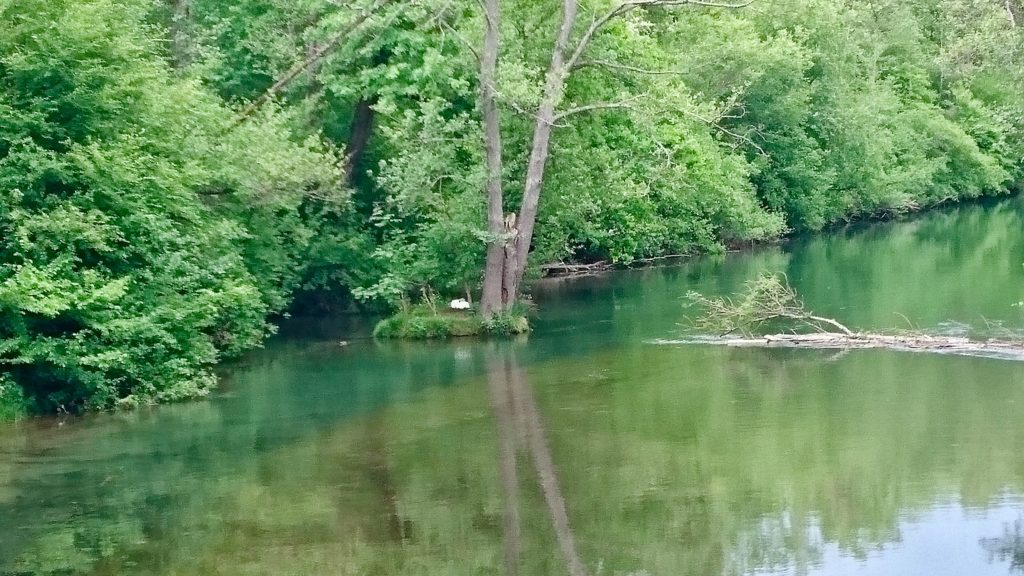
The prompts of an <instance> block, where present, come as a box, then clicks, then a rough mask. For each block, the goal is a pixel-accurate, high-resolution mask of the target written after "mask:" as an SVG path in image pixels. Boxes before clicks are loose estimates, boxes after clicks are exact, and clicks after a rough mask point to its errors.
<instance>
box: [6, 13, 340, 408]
mask: <svg viewBox="0 0 1024 576" xmlns="http://www.w3.org/2000/svg"><path fill="white" fill-rule="evenodd" d="M147 7H148V4H147V3H145V2H136V1H133V0H74V1H71V0H69V1H65V2H44V1H41V0H39V1H36V0H21V1H19V2H16V3H9V4H7V5H6V6H5V8H4V9H3V12H2V20H3V22H4V24H3V25H2V26H3V28H4V31H3V34H0V44H2V46H0V53H2V54H3V55H4V56H3V57H2V60H0V67H2V68H3V70H4V82H3V83H2V84H0V182H2V185H0V200H2V202H0V204H2V206H3V210H2V211H0V236H2V238H3V241H2V243H0V365H3V367H4V370H5V372H9V374H10V377H9V378H10V381H13V382H15V383H17V385H18V386H19V387H20V388H21V389H22V390H23V392H24V394H25V396H27V397H28V398H29V399H30V400H31V402H32V404H33V407H34V408H35V409H36V410H39V411H46V412H50V411H55V410H69V411H70V410H79V409H89V408H106V407H111V406H132V405H136V404H140V403H147V402H152V401H171V400H177V399H181V398H186V397H190V396H196V395H200V394H204V393H205V392H206V391H208V390H209V389H210V387H211V386H212V385H213V383H214V376H213V374H212V372H211V367H212V365H213V364H214V363H215V362H216V361H217V360H218V359H220V358H222V357H223V356H225V355H231V354H237V353H238V352H240V351H242V350H245V349H248V348H251V347H253V346H255V345H257V344H258V343H259V342H260V341H261V339H262V337H263V336H264V334H265V333H266V332H267V330H268V328H269V326H268V325H267V324H266V322H265V318H266V316H267V315H268V314H270V313H272V312H275V311H279V310H282V309H283V308H284V306H285V305H286V304H287V302H288V298H289V295H290V294H291V292H292V291H293V290H294V289H295V288H296V287H297V286H298V284H299V283H300V282H301V280H302V267H301V261H302V259H303V258H304V257H305V249H306V247H307V245H308V244H309V236H310V235H311V232H312V228H311V227H310V226H309V225H307V224H306V223H305V222H304V216H303V211H304V210H305V209H306V207H307V206H308V205H309V204H311V203H320V204H324V203H338V202H342V201H343V200H344V197H343V196H338V195H337V194H336V193H335V191H336V190H338V189H339V181H340V180H339V178H338V177H337V173H338V170H337V169H336V166H337V160H336V159H333V158H334V156H333V154H332V153H331V152H330V151H329V150H328V149H327V148H325V147H324V146H323V145H321V144H319V143H318V142H317V141H315V140H312V139H310V140H304V141H299V142H296V141H294V140H292V138H291V136H290V134H289V131H288V130H287V129H286V125H287V123H288V119H287V117H286V116H285V115H282V114H278V113H275V112H273V111H270V112H268V113H267V114H266V115H264V116H262V117H261V118H259V119H257V120H256V121H254V122H252V123H250V124H247V125H245V126H242V127H240V128H238V129H232V128H231V124H232V122H233V114H232V111H231V110H230V109H229V108H227V107H225V106H224V105H223V104H221V103H220V102H219V101H218V99H216V98H215V97H213V96H211V95H210V94H209V93H207V92H206V91H205V90H204V89H203V88H202V87H201V86H200V85H199V84H198V83H197V82H195V81H192V80H189V79H177V78H174V77H173V76H172V74H171V72H170V70H169V69H168V68H167V66H166V65H165V64H164V63H163V62H162V61H161V60H160V59H158V58H156V57H155V55H154V53H155V51H156V42H157V40H156V36H155V33H154V31H153V30H151V29H150V28H149V27H147V26H146V25H145V23H144V17H145V14H146V13H145V9H146V8H147Z"/></svg>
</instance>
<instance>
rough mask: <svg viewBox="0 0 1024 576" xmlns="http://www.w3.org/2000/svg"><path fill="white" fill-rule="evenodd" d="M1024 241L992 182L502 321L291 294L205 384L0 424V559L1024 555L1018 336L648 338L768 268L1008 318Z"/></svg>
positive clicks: (30, 570) (653, 567)
mask: <svg viewBox="0 0 1024 576" xmlns="http://www.w3.org/2000/svg"><path fill="white" fill-rule="evenodd" d="M1022 264H1024V207H1022V205H1021V203H1020V202H1019V201H1009V202H1003V203H1000V204H995V205H989V206H965V207H961V208H957V209H953V210H949V211H943V212H937V213H933V214H930V215H928V216H925V217H923V218H920V219H916V220H913V221H909V222H900V223H890V224H881V225H874V226H870V227H862V228H860V229H851V230H846V231H841V232H837V233H834V234H831V235H828V236H824V237H819V238H810V239H802V240H797V241H794V242H791V243H789V244H788V245H786V246H780V247H771V248H766V249H760V250H757V251H753V252H750V253H743V254H732V255H728V256H727V257H724V258H705V259H700V260H696V261H692V262H688V263H685V264H683V265H680V266H673V267H665V268H657V269H647V270H637V271H629V272H619V273H614V274H611V275H608V276H603V277H599V278H589V279H575V280H561V281H557V282H549V283H546V284H544V285H543V286H541V287H540V288H539V289H538V290H537V293H536V300H537V303H538V306H539V309H540V316H539V318H538V319H537V321H536V328H537V330H536V331H535V332H534V333H533V334H531V335H530V336H529V337H528V338H526V339H523V340H519V341H514V342H504V343H472V342H452V343H445V344H410V343H388V344H378V343H374V342H372V341H370V340H368V339H366V338H363V337H359V334H360V331H359V330H355V331H353V329H352V328H351V327H350V326H349V325H348V323H347V322H337V323H336V322H334V321H331V320H320V321H315V322H314V321H301V322H300V321H296V322H294V323H292V324H291V325H289V326H286V327H285V330H284V333H283V334H282V335H281V336H280V337H278V338H276V339H275V340H273V341H272V342H270V343H269V344H268V346H267V348H266V349H265V350H262V351H259V352H256V353H254V354H251V355H249V356H248V357H246V358H245V359H244V360H243V361H242V362H240V363H238V364H237V365H235V366H234V367H232V368H231V369H230V370H229V371H228V372H227V377H226V382H225V385H224V386H223V388H222V390H221V391H220V392H218V393H217V394H216V395H215V397H213V398H211V399H210V400H207V401H201V402H194V403H189V404H182V405H175V406H165V407H160V408H156V409H151V410H141V411H137V412H133V413H128V414H116V415H95V416H89V417H85V418H77V419H67V420H62V421H60V420H52V419H37V420H32V421H28V422H23V423H20V424H18V425H13V426H7V427H4V428H0V575H7V574H24V575H29V574H31V575H57V574H60V575H119V574H126V575H127V574H131V575H136V574H138V575H268V576H270V575H273V576H287V575H296V576H298V575H321V574H323V575H336V574H337V575H348V574H352V575H372V574H381V575H391V574H416V575H440V574H445V575H447V574H453V575H456V574H457V575H462V574H467V575H476V574H480V575H484V574H488V575H489V574H495V575H497V574H519V575H524V576H530V575H548V574H551V575H559V574H570V575H573V576H575V575H577V574H592V575H597V574H603V575H613V574H614V575H627V574H632V575H640V574H646V575H665V576H679V575H736V576H740V575H754V574H758V575H783V574H786V575H820V576H839V575H913V574H921V575H930V576H934V575H950V576H953V575H956V576H960V575H975V576H986V575H995V574H999V575H1005V574H1011V573H1015V571H1021V572H1024V570H1022V568H1024V450H1022V448H1024V364H1021V363H1018V362H1009V361H1002V360H993V359H985V358H971V357H951V356H942V355H930V354H914V353H899V352H888V351H877V350H874V351H855V352H850V353H836V352H833V351H817V350H779V349H771V350H768V349H727V348H720V347H713V346H693V345H687V346H684V345H657V344H654V343H653V342H655V341H657V340H659V339H672V338H678V337H679V336H680V335H683V334H685V333H686V330H687V329H686V327H685V325H684V320H685V316H686V314H687V310H686V309H685V308H684V306H683V300H682V296H683V295H684V294H685V293H686V292H687V291H688V290H699V291H702V292H705V293H730V292H733V291H735V290H737V289H738V288H739V287H740V286H741V285H742V283H743V282H744V281H745V280H748V279H750V278H752V277H753V276H755V275H756V274H758V273H759V272H762V271H781V272H785V273H786V274H787V276H788V277H789V279H790V281H791V283H792V284H793V285H794V286H795V287H796V289H797V290H798V291H799V292H800V293H801V294H802V295H803V296H804V297H805V299H806V301H807V303H808V305H809V306H810V307H811V308H813V309H814V310H815V311H817V312H819V313H821V314H823V315H828V316H834V317H837V318H840V319H842V320H843V321H844V322H845V323H847V324H849V325H851V326H855V327H858V328H863V329H889V328H894V327H906V326H907V325H908V323H909V324H912V325H914V326H916V327H919V328H922V329H927V330H934V331H939V332H944V333H971V334H974V335H977V336H986V335H995V334H1002V333H1015V332H1017V331H1020V330H1021V329H1022V328H1024V316H1022V313H1021V308H1019V307H1015V306H1014V305H1013V304H1014V303H1016V302H1018V301H1020V300H1022V299H1024V266H1022ZM339 325H340V327H339ZM342 339H344V340H347V341H349V344H348V345H347V346H341V345H339V341H340V340H342Z"/></svg>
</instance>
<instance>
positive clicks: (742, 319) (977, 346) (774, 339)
mask: <svg viewBox="0 0 1024 576" xmlns="http://www.w3.org/2000/svg"><path fill="white" fill-rule="evenodd" d="M746 286H747V289H746V291H745V292H743V293H742V294H738V295H736V296H735V297H732V298H730V297H721V298H712V297H707V296H703V295H701V294H699V293H697V292H690V293H689V294H688V295H687V297H688V298H689V300H690V301H691V302H692V303H693V304H695V305H698V306H700V308H701V309H702V313H701V314H700V315H699V316H698V317H697V318H695V319H694V322H693V323H694V326H695V327H696V328H698V329H699V330H701V331H702V332H704V333H706V334H713V336H704V337H698V338H693V339H691V340H686V342H700V343H708V344H721V345H725V346H741V347H762V346H763V347H772V346H777V347H790V348H821V349H843V350H848V349H866V348H889V349H893V350H904V351H918V352H938V353H945V354H961V355H971V356H998V357H1004V358H1016V359H1024V341H1020V340H997V339H990V340H973V339H971V338H965V337H961V336H942V335H931V334H926V333H924V332H919V331H899V332H892V333H880V332H857V331H854V330H851V329H850V328H848V327H847V326H845V325H844V324H842V323H840V322H839V321H837V320H835V319H833V318H826V317H823V316H818V315H816V314H814V313H813V312H811V311H809V310H807V308H806V306H805V305H804V303H803V301H802V300H801V299H800V297H799V296H798V295H797V294H796V291H795V290H793V288H792V287H791V286H790V285H789V283H788V282H787V281H786V279H785V277H781V276H774V275H767V274H766V275H762V276H760V277H758V278H757V279H755V280H752V281H750V282H747V285H746ZM772 330H778V332H774V333H771V332H772ZM766 332H768V333H766Z"/></svg>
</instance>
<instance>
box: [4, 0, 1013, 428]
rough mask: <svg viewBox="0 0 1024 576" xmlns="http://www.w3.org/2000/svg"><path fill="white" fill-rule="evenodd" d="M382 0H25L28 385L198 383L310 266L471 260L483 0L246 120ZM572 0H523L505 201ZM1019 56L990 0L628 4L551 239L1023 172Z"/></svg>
mask: <svg viewBox="0 0 1024 576" xmlns="http://www.w3.org/2000/svg"><path fill="white" fill-rule="evenodd" d="M607 4H608V3H607V2H605V1H603V0H602V1H597V0H593V1H591V0H588V1H586V2H583V6H582V8H583V12H586V13H590V12H603V11H604V10H606V9H607V8H608V5H607ZM372 5H374V3H371V2H342V3H339V2H332V1H330V0H302V1H300V2H285V1H284V0H233V1H231V2H221V1H215V0H192V2H191V3H190V8H189V10H188V11H187V14H184V15H182V14H176V13H175V12H174V9H173V6H172V5H170V4H168V3H163V2H160V3H154V2H151V1H149V0H58V1H44V0H14V1H12V2H7V3H5V4H3V6H2V7H0V22H2V23H0V366H2V368H3V370H4V371H5V372H6V373H8V374H9V376H8V379H9V380H10V381H12V382H14V383H16V385H17V386H18V387H19V388H21V390H22V392H23V394H24V396H25V397H26V398H27V399H28V400H29V402H30V403H31V404H32V406H33V408H34V409H35V410H40V411H54V410H58V409H67V410H75V409H86V408H105V407H112V406H119V405H121V406H131V405H136V404H140V403H146V402H152V401H170V400H176V399H180V398H186V397H190V396H195V395H200V394H203V393H205V392H206V391H208V390H209V389H210V387H211V386H212V385H213V383H214V377H213V375H212V372H211V367H212V365H213V364H214V363H215V362H217V361H218V360H219V359H221V358H224V357H225V356H228V355H233V354H237V353H239V352H241V351H243V350H245V349H248V348H251V347H253V346H256V345H258V344H259V343H260V342H261V340H262V338H263V337H264V336H265V335H266V334H267V333H268V332H269V331H270V330H271V329H272V328H271V326H270V325H269V324H268V322H267V318H268V317H271V316H272V315H275V314H278V313H282V312H284V311H286V309H287V306H288V305H289V302H290V301H291V298H292V296H293V295H294V294H295V293H296V292H299V291H302V290H322V291H336V292H339V293H343V294H347V295H351V296H354V297H355V298H356V299H358V300H359V301H361V302H363V303H366V304H374V305H381V306H383V307H392V308H393V307H395V306H396V305H397V304H398V303H399V302H401V301H403V299H407V298H408V297H409V296H411V295H413V294H415V293H417V292H418V291H420V290H422V289H423V288H424V287H427V288H429V289H431V290H436V291H438V292H439V293H440V294H442V295H444V296H448V295H453V296H454V295H461V294H463V293H465V292H466V291H467V290H469V291H472V290H474V289H476V288H478V286H479V281H480V276H481V268H482V263H483V260H484V251H485V247H486V242H487V241H488V240H489V235H488V234H487V233H485V229H486V226H485V222H484V214H485V203H484V198H483V194H482V190H483V187H484V167H483V164H484V152H483V146H482V142H483V136H482V128H481V117H480V111H479V109H478V99H479V98H478V93H479V85H478V84H479V80H478V70H477V58H476V56H475V55H474V48H473V47H474V46H478V45H479V44H480V42H481V35H482V15H481V14H480V11H479V7H478V6H477V5H475V4H472V3H468V4H464V5H463V4H459V3H456V4H452V3H451V2H447V1H444V0H426V1H423V2H416V3H407V2H398V3H386V6H384V7H383V8H380V9H378V10H376V11H375V12H374V14H373V15H372V16H371V17H369V18H367V19H366V21H365V25H363V26H361V27H359V28H358V29H357V30H355V31H353V32H352V33H351V34H349V35H347V36H345V37H344V38H341V39H340V40H339V41H338V42H337V44H336V45H333V49H331V50H330V51H329V52H327V53H326V55H325V56H324V57H323V58H320V59H317V60H315V61H314V62H311V63H310V65H309V66H308V67H307V69H306V70H305V71H304V72H303V73H302V74H299V75H298V76H296V77H295V79H294V80H293V81H292V82H290V83H288V84H287V85H286V86H284V87H283V88H282V89H281V90H280V91H278V92H276V93H275V98H273V99H271V102H269V103H267V104H266V105H264V106H262V107H260V109H259V110H258V111H256V113H254V114H253V115H252V116H251V117H250V118H248V119H247V120H246V121H245V122H243V123H240V124H239V123H238V122H236V116H237V110H236V108H235V106H236V105H243V104H245V103H247V102H250V101H252V100H253V99H255V98H258V97H259V96H260V95H262V94H264V93H265V92H266V91H267V90H268V88H270V87H271V86H272V85H273V84H274V82H275V80H276V79H278V78H281V77H282V76H283V75H284V74H285V72H286V71H288V70H289V69H292V68H293V67H294V66H295V64H296V63H297V62H302V61H303V60H305V59H306V58H308V57H309V55H310V54H312V53H314V52H315V51H316V50H317V49H318V48H321V47H324V46H327V45H328V43H330V42H331V41H332V40H333V39H337V38H339V36H338V35H339V33H340V32H342V31H344V30H346V29H348V27H349V25H350V24H351V23H352V22H354V21H356V20H357V19H359V18H360V15H362V14H363V13H364V10H366V9H367V8H369V7H371V6H372ZM550 8H551V5H549V4H548V3H544V2H536V1H533V0H506V1H503V10H504V12H505V14H506V17H505V18H504V19H503V21H504V22H505V25H504V29H503V30H502V60H501V66H500V69H499V78H498V86H496V88H497V90H498V92H499V94H500V98H499V101H500V106H501V108H502V132H503V137H504V140H505V169H506V172H505V174H504V175H503V178H504V186H505V198H506V201H507V205H506V206H505V210H506V212H507V211H512V210H514V209H515V207H517V206H518V202H519V200H520V195H521V190H522V187H523V182H521V181H519V178H521V176H520V175H522V174H523V173H524V170H523V168H524V166H525V165H526V162H527V158H528V155H529V149H530V145H531V134H532V129H533V124H534V120H535V119H534V118H533V116H532V115H531V114H530V113H529V110H530V109H531V108H532V107H534V106H536V104H537V99H538V97H539V87H540V85H541V83H542V82H543V77H544V71H545V70H546V68H547V66H548V63H549V61H550V57H551V38H552V36H553V32H554V30H555V27H556V25H557V18H558V10H551V9H550ZM172 35H173V36H174V40H175V41H169V40H170V38H169V36H172ZM179 39H183V40H184V41H183V42H179V41H177V40H179ZM181 50H184V51H186V52H187V53H185V54H180V53H172V51H175V52H178V51H181ZM170 62H175V63H177V65H178V67H177V68H174V67H172V66H171V64H170ZM186 64H187V65H186ZM1022 70H1024V42H1022V41H1021V30H1020V28H1015V27H1013V26H1012V25H1011V24H1010V22H1009V21H1008V18H1007V17H1006V14H1005V11H1004V8H1003V7H1002V6H1001V5H1000V3H998V2H993V1H990V0H940V1H938V2H935V1H933V0H913V1H910V2H898V1H896V0H871V1H870V2H867V3H864V2H852V1H846V0H843V1H841V2H838V3H837V2H834V1H831V0H779V1H776V2H771V3H768V4H765V5H763V6H759V8H758V10H713V9H705V8H701V9H685V8H684V9H679V8H678V7H676V8H669V7H661V8H658V7H650V8H648V9H643V10H634V11H632V12H630V13H629V14H628V15H626V16H625V17H623V18H619V19H614V20H613V21H611V22H610V23H609V25H608V26H607V27H605V28H603V29H602V30H601V31H600V33H599V34H597V36H596V37H595V38H594V41H593V43H592V44H591V45H590V46H589V48H588V49H587V51H586V53H585V54H584V57H583V61H582V62H581V65H580V67H579V68H578V69H576V70H574V71H573V73H572V74H571V76H570V77H569V78H568V80H567V86H566V92H565V95H564V101H563V102H562V103H561V109H563V110H565V109H572V108H574V107H585V106H588V105H593V104H598V103H620V105H617V106H604V107H598V108H596V109H593V110H590V111H588V112H584V113H580V114H574V115H569V116H565V117H560V118H559V121H558V125H557V127H556V131H555V135H554V138H553V140H552V150H551V157H550V161H549V163H548V171H547V176H546V180H545V183H544V193H543V199H542V202H541V205H540V214H539V217H538V225H537V229H536V235H535V246H534V251H533V253H532V254H531V256H530V262H531V263H532V264H534V265H537V264H542V263H544V262H546V261H551V260H575V261H593V260H610V261H614V262H623V263H628V262H631V261H635V260H638V259H643V258H647V257H654V256H661V255H665V254H678V253H692V252H700V251H720V250H722V249H723V248H725V247H728V246H730V245H734V244H738V243H744V242H754V241H762V240H769V239H772V238H775V237H778V236H780V235H782V234H785V233H787V232H788V231H789V230H818V229H821V228H823V227H825V226H828V225H830V224H832V223H836V222H842V221H845V220H849V219H853V218H860V217H871V216H884V215H889V214H894V213H902V212H906V211H909V210H915V209H919V208H923V207H927V206H932V205H936V204H940V203H945V202H951V201H957V200H961V199H966V198H975V197H979V196H985V195H994V194H1001V193H1004V192H1005V191H1007V190H1013V189H1019V188H1020V185H1021V184H1020V183H1021V182H1022V179H1024V103H1022V101H1021V99H1020V96H1019V95H1020V94H1021V93H1022V91H1024V72H1022ZM366 110H370V111H371V113H370V114H369V115H368V116H366V115H365V114H364V117H363V119H362V121H360V120H359V118H360V115H359V114H360V111H363V113H365V112H366ZM360 122H362V124H360ZM360 129H362V130H365V131H368V132H367V133H368V134H369V138H368V139H367V140H366V141H365V142H364V144H365V146H362V145H361V144H360V141H359V138H357V136H358V133H359V130H360ZM353 147H358V148H361V150H362V152H361V155H359V157H358V158H355V157H353V158H352V161H353V165H352V166H351V168H352V172H351V174H346V169H347V168H348V166H346V165H345V157H346V156H345V154H350V153H354V150H353V149H352V148H353ZM346 150H347V151H346ZM343 151H346V152H343ZM346 177H347V178H346ZM350 188H351V192H350ZM537 273H538V271H537V270H536V269H535V270H533V274H534V275H536V274H537ZM445 322H446V321H445V320H437V319H423V318H422V317H419V316H417V317H416V318H415V322H413V324H416V327H415V329H410V330H411V332H414V333H417V334H436V333H442V332H445V331H446V330H447V331H449V332H450V328H451V327H448V328H446V327H445V326H443V325H442V324H444V323H445ZM499 324H500V323H499ZM510 327H512V328H515V327H516V326H515V322H511V321H510V323H509V324H507V325H505V324H502V325H496V326H495V327H494V328H493V330H492V331H494V332H503V331H511V330H508V329H509V328H510ZM392 331H400V330H399V329H398V328H395V329H394V330H392Z"/></svg>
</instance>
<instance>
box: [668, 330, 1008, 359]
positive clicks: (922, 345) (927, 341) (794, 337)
mask: <svg viewBox="0 0 1024 576" xmlns="http://www.w3.org/2000/svg"><path fill="white" fill-rule="evenodd" d="M657 343H660V344H718V345H722V346H732V347H744V348H750V347H763V348H773V347H783V348H815V349H827V350H836V349H841V350H855V349H869V348H887V349H890V350H900V351H907V352H934V353H940V354H957V355H963V356H986V357H998V358H1007V359H1013V360H1024V342H1020V341H1010V340H995V339H991V340H971V339H970V338H964V337H960V336H932V335H927V334H874V333H869V332H856V333H851V334H843V333H839V332H821V333H816V334H769V335H766V336H749V337H728V336H722V337H703V338H692V339H688V340H659V341H657Z"/></svg>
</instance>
